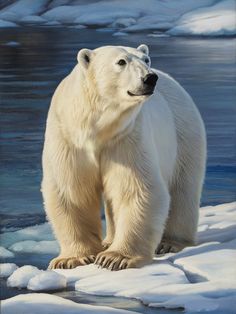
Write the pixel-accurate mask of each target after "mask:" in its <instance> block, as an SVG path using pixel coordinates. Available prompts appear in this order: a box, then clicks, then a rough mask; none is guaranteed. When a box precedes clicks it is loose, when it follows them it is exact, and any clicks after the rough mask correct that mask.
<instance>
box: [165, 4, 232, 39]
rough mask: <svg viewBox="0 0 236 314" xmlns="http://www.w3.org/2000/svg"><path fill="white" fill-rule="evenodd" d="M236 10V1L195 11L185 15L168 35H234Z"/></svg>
mask: <svg viewBox="0 0 236 314" xmlns="http://www.w3.org/2000/svg"><path fill="white" fill-rule="evenodd" d="M235 9H236V6H235V1H234V0H226V1H222V2H218V3H217V4H216V5H214V6H212V7H209V8H204V9H203V8H200V9H197V10H194V11H193V12H190V13H187V14H185V15H183V16H182V17H181V18H180V19H179V20H178V21H177V23H176V26H175V27H173V28H172V29H171V30H169V31H168V33H169V34H171V35H188V34H192V35H206V36H210V35H211V36H214V35H215V36H219V35H234V34H235V25H236V16H235Z"/></svg>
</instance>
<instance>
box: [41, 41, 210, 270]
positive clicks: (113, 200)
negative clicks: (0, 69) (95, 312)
mask: <svg viewBox="0 0 236 314" xmlns="http://www.w3.org/2000/svg"><path fill="white" fill-rule="evenodd" d="M77 59H78V64H77V65H76V66H75V68H74V69H73V70H72V72H71V73H70V74H69V75H68V76H67V77H66V78H65V79H64V80H63V81H62V82H61V83H60V85H59V86H58V88H57V89H56V92H55V94H54V96H53V98H52V103H51V106H50V110H49V113H48V118H47V126H46V133H45V144H44V149H43V181H42V193H43V198H44V205H45V210H46V213H47V217H48V219H49V221H50V222H51V224H52V227H53V230H54V233H55V236H56V238H57V239H58V241H59V244H60V248H61V251H60V254H59V256H58V257H56V258H54V259H53V260H52V261H51V262H50V264H49V268H73V267H76V266H78V265H85V264H89V263H94V262H95V263H96V264H98V265H100V266H101V267H105V268H108V269H111V270H120V269H125V268H130V267H141V266H143V265H145V264H147V263H150V262H151V260H152V257H153V255H154V253H155V252H156V253H157V254H161V253H166V252H177V251H179V250H181V249H182V248H184V247H185V246H188V245H193V244H194V241H195V235H196V229H197V224H198V210H199V202H200V196H201V190H202V185H203V180H204V173H205V162H206V135H205V129H204V125H203V122H202V119H201V117H200V114H199V112H198V110H197V108H196V107H195V105H194V103H193V100H192V99H191V97H190V96H189V95H188V93H187V92H186V91H185V90H184V89H183V88H182V87H181V86H180V85H179V84H178V83H177V82H176V81H175V80H174V79H173V78H171V77H170V76H169V75H167V74H165V73H163V72H161V71H158V70H155V69H153V68H151V67H150V58H149V49H148V47H147V46H146V45H144V44H143V45H140V46H139V47H138V48H137V49H135V48H130V47H121V46H105V47H100V48H97V49H95V50H93V51H92V50H89V49H82V50H80V51H79V53H78V58H77ZM102 200H103V201H104V205H105V214H106V225H107V227H106V228H107V230H106V231H107V232H106V237H105V239H104V240H103V241H102V227H101V218H100V208H101V202H102Z"/></svg>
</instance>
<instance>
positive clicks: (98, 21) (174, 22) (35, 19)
mask: <svg viewBox="0 0 236 314" xmlns="http://www.w3.org/2000/svg"><path fill="white" fill-rule="evenodd" d="M235 21H236V13H235V2H234V0H220V1H218V0H198V1H194V0H182V1H181V5H180V3H179V1H178V0H167V1H161V0H146V1H143V0H126V1H124V0H110V1H105V0H102V1H98V0H96V1H92V2H90V3H86V2H85V1H81V0H73V1H72V0H61V1H58V0H53V1H49V0H37V1H34V3H33V2H32V1H30V0H18V1H15V2H13V3H12V4H11V5H9V6H7V7H4V8H2V10H1V11H0V28H7V27H17V26H22V25H29V26H31V25H39V26H53V27H57V26H69V27H75V28H84V27H91V26H92V27H96V28H98V29H100V30H111V31H112V32H113V34H114V35H115V36H125V35H128V34H131V33H132V32H139V31H146V32H148V33H149V35H154V36H158V35H160V34H162V35H163V34H164V35H165V36H234V35H235V34H236V23H235Z"/></svg>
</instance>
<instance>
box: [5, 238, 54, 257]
mask: <svg viewBox="0 0 236 314" xmlns="http://www.w3.org/2000/svg"><path fill="white" fill-rule="evenodd" d="M10 249H11V250H12V251H14V252H24V253H37V254H39V253H40V254H47V253H49V254H54V255H55V254H58V253H59V246H58V243H57V241H39V242H37V241H31V240H26V241H21V242H16V243H15V244H13V245H11V246H10Z"/></svg>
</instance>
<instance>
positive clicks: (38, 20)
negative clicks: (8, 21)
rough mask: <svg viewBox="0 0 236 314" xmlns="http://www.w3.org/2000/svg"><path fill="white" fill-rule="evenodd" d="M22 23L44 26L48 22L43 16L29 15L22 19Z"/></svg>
mask: <svg viewBox="0 0 236 314" xmlns="http://www.w3.org/2000/svg"><path fill="white" fill-rule="evenodd" d="M20 22H21V23H24V24H43V23H45V22H47V21H46V20H45V19H43V18H42V17H41V16H37V15H28V16H24V17H22V18H21V19H20Z"/></svg>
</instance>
